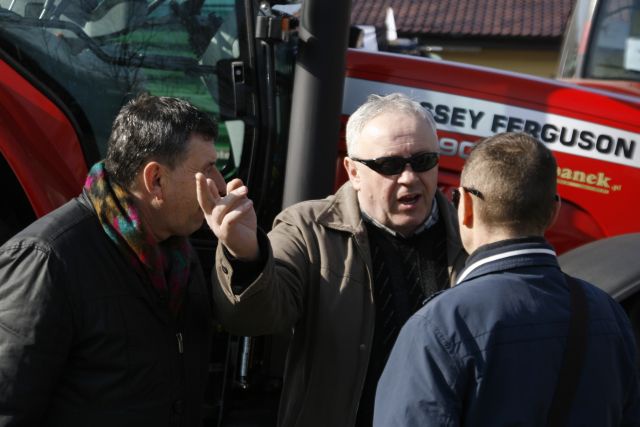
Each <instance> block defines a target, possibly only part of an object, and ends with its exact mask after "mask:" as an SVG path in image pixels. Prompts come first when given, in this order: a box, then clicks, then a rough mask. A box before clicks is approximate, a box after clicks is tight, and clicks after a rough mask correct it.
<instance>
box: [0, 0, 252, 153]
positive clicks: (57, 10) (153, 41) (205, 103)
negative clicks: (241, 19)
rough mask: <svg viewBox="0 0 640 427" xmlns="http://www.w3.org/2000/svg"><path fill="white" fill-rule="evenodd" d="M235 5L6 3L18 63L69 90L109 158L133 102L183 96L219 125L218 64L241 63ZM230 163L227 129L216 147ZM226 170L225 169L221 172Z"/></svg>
mask: <svg viewBox="0 0 640 427" xmlns="http://www.w3.org/2000/svg"><path fill="white" fill-rule="evenodd" d="M235 3H236V2H235V1H234V0H178V1H176V0H0V38H1V39H2V41H3V43H6V42H8V43H9V44H10V45H11V46H13V48H14V49H13V52H16V53H14V55H15V56H16V57H15V58H14V59H16V60H17V62H19V63H20V64H22V65H25V66H26V67H28V68H36V69H38V70H39V72H40V75H43V74H44V75H46V76H47V78H51V79H53V80H54V81H55V83H57V85H58V86H60V87H62V88H63V91H65V93H66V94H68V95H69V96H70V97H71V99H72V100H73V102H75V103H77V104H78V107H79V109H80V110H81V111H83V112H84V114H85V115H86V119H87V121H88V122H89V128H90V130H89V133H90V134H91V136H92V137H93V138H94V139H95V143H96V144H97V146H98V151H99V153H100V155H101V156H104V154H105V151H106V142H107V139H108V136H109V133H110V130H111V123H112V122H113V119H114V117H115V115H116V113H117V112H118V110H119V109H120V107H121V106H122V105H123V104H124V103H125V102H126V101H127V100H129V99H130V98H131V97H133V96H135V94H137V93H139V92H141V91H146V92H149V93H151V94H152V95H161V96H177V97H181V98H184V99H187V100H189V101H190V102H191V103H193V104H194V105H196V106H198V107H199V108H201V109H203V110H205V111H207V112H209V113H211V114H213V115H214V116H216V117H217V118H218V117H219V102H218V99H219V97H218V83H217V76H216V64H217V63H218V62H219V61H220V60H225V59H226V60H228V59H230V58H237V57H239V56H240V55H241V51H240V49H241V48H240V44H239V41H238V20H237V11H236V9H235ZM216 148H217V149H218V155H219V156H218V157H219V159H220V162H221V163H224V162H225V161H226V160H227V159H228V158H229V153H230V151H229V135H228V128H227V126H225V124H224V123H221V125H220V137H219V138H218V141H217V142H216ZM219 166H222V165H219Z"/></svg>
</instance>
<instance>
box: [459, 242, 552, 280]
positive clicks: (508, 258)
mask: <svg viewBox="0 0 640 427" xmlns="http://www.w3.org/2000/svg"><path fill="white" fill-rule="evenodd" d="M543 265H546V266H555V267H558V261H557V259H556V252H555V251H554V250H553V247H552V246H551V245H549V244H548V243H547V241H546V240H544V238H542V237H523V238H518V239H509V240H503V241H500V242H495V243H492V244H489V245H485V246H481V247H479V248H478V249H477V250H476V251H475V252H473V253H472V254H471V255H470V256H469V258H468V259H467V263H466V265H465V267H464V270H463V271H462V273H461V274H460V275H459V277H458V279H457V284H460V283H462V282H464V281H465V280H471V279H474V278H476V277H479V276H482V275H485V274H491V273H495V272H498V271H504V270H507V269H512V268H518V267H532V266H543Z"/></svg>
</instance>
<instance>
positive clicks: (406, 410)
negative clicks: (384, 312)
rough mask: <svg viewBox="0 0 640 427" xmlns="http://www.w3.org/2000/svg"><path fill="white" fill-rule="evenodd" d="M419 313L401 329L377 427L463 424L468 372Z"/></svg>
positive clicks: (382, 385)
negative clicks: (462, 388)
mask: <svg viewBox="0 0 640 427" xmlns="http://www.w3.org/2000/svg"><path fill="white" fill-rule="evenodd" d="M440 336H441V334H439V332H438V330H437V329H436V328H435V326H433V325H430V324H429V322H427V320H426V319H425V318H424V317H422V316H421V315H420V313H418V314H415V315H414V316H412V317H411V318H410V319H409V320H408V321H407V323H406V324H405V325H404V327H403V328H402V330H401V332H400V334H399V335H398V339H397V341H396V343H395V345H394V347H393V350H392V351H391V354H390V356H389V359H388V361H387V364H386V366H385V368H384V371H383V373H382V376H381V377H380V380H379V382H378V388H377V391H376V400H375V408H374V420H373V425H374V427H400V426H403V427H413V426H416V427H417V426H443V427H450V426H458V425H460V411H461V406H462V405H461V401H462V398H461V391H460V390H459V388H460V387H459V386H457V384H460V383H461V382H463V381H464V378H463V377H462V375H463V371H462V370H461V369H459V368H458V365H457V363H456V361H455V360H454V358H453V357H452V356H451V354H450V352H449V351H450V347H449V346H448V345H447V344H446V343H443V340H442V339H441V338H440Z"/></svg>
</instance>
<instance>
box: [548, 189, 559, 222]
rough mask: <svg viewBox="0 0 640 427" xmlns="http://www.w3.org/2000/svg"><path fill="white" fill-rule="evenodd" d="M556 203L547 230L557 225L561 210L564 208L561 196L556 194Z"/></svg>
mask: <svg viewBox="0 0 640 427" xmlns="http://www.w3.org/2000/svg"><path fill="white" fill-rule="evenodd" d="M555 197H556V201H555V203H554V205H553V212H552V213H551V218H550V220H549V225H547V229H549V228H551V226H552V225H553V224H555V223H556V221H557V220H558V217H559V216H560V208H561V207H562V199H561V198H560V195H559V194H556V196H555Z"/></svg>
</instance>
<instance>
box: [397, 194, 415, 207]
mask: <svg viewBox="0 0 640 427" xmlns="http://www.w3.org/2000/svg"><path fill="white" fill-rule="evenodd" d="M419 199H420V195H418V194H408V195H406V196H402V197H399V198H398V202H399V203H400V204H403V205H415V204H416V203H418V200H419Z"/></svg>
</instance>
